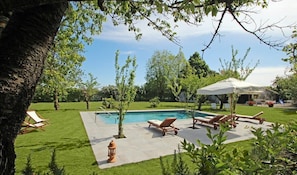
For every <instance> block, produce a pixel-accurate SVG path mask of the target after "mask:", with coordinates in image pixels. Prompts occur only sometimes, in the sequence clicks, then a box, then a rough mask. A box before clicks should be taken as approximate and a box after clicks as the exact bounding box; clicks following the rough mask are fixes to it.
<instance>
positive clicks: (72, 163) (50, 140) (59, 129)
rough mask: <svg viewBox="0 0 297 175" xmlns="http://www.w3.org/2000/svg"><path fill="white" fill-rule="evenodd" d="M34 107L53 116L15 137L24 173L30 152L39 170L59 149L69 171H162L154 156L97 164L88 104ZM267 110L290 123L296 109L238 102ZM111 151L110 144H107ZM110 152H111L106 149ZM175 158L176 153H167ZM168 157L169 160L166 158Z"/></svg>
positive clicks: (247, 110)
mask: <svg viewBox="0 0 297 175" xmlns="http://www.w3.org/2000/svg"><path fill="white" fill-rule="evenodd" d="M100 106H101V103H99V102H93V103H91V104H90V108H91V109H90V111H96V110H98V107H100ZM184 107H185V104H182V103H178V102H171V103H165V102H161V103H160V105H159V107H158V108H157V109H168V108H184ZM130 109H151V108H150V104H149V103H148V102H134V103H132V105H131V107H130ZM30 110H36V111H37V112H38V113H39V114H41V115H42V116H43V117H44V118H47V119H49V123H50V124H49V125H48V126H46V128H45V131H34V132H30V133H28V134H23V135H19V136H18V137H17V139H16V141H15V151H16V154H17V159H16V174H21V170H22V169H23V168H24V167H25V163H26V160H27V157H28V155H31V162H32V166H33V168H35V169H36V170H38V171H45V170H47V165H48V163H49V162H50V158H51V152H52V150H53V149H56V157H57V163H58V164H59V165H60V166H64V168H65V170H66V173H67V174H71V175H76V174H84V175H87V174H93V173H97V174H106V175H109V174H113V175H114V174H129V175H133V174H139V172H141V174H143V175H145V174H161V168H160V160H159V159H153V160H148V161H143V162H139V163H133V164H128V165H123V166H118V167H114V168H109V169H103V170H100V169H99V168H98V166H97V164H96V160H95V157H94V155H93V152H92V149H91V146H90V144H89V140H88V138H87V135H86V132H85V129H84V126H83V123H82V121H81V118H80V115H79V111H86V104H85V103H83V102H79V103H60V110H58V111H55V110H54V108H53V103H33V104H32V105H31V106H30ZM202 110H204V111H209V112H217V113H224V114H227V113H228V111H219V110H211V109H210V107H209V106H203V107H202ZM259 111H264V114H263V115H262V116H263V117H264V118H266V120H267V121H269V122H279V123H287V122H289V121H292V120H295V118H296V110H288V109H279V108H268V107H257V106H245V105H237V113H240V114H250V115H252V114H255V113H257V112H259ZM249 143H250V141H243V142H237V143H233V144H231V147H235V146H236V147H246V146H248V144H249ZM106 152H107V148H106ZM106 154H107V153H106ZM166 159H169V160H172V156H166ZM165 161H166V160H165Z"/></svg>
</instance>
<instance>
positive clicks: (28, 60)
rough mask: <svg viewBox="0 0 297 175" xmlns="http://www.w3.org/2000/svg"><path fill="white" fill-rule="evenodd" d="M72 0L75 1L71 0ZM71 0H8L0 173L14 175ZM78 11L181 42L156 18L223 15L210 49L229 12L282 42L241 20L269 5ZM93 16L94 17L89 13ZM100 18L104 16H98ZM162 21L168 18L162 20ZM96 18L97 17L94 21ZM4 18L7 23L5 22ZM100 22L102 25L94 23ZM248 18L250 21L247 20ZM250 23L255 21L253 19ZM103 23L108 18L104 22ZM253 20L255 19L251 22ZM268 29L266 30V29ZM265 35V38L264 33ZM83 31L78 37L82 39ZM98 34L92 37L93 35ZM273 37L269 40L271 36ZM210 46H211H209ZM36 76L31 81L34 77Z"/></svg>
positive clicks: (194, 19) (111, 4)
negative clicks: (142, 25)
mask: <svg viewBox="0 0 297 175" xmlns="http://www.w3.org/2000/svg"><path fill="white" fill-rule="evenodd" d="M69 1H71V0H69ZM78 1H79V0H78ZM81 1H83V0H81ZM67 2H68V0H27V1H26V2H24V1H20V0H2V1H1V3H0V16H1V27H0V32H1V33H0V60H1V62H2V63H5V64H1V65H0V68H1V74H0V84H1V90H0V99H1V103H0V155H1V156H2V157H1V160H0V174H13V173H14V160H15V152H14V149H13V147H14V140H15V138H16V136H17V133H18V131H19V129H20V126H21V123H22V122H23V120H24V118H25V113H26V110H27V108H28V106H29V104H30V102H31V100H32V98H33V94H34V91H35V88H36V85H37V83H38V81H39V79H40V77H41V74H42V71H43V69H44V64H45V61H46V57H47V53H48V51H49V49H50V47H51V46H52V45H53V41H54V37H55V35H56V32H57V30H58V28H59V26H60V24H61V20H62V17H63V16H64V14H65V12H66V10H67V7H68V3H67ZM78 4H81V6H80V7H78V8H76V10H77V11H79V10H81V8H83V7H85V5H86V4H90V6H89V7H90V8H88V9H89V10H91V8H93V9H95V7H96V6H95V4H98V5H99V7H100V9H101V10H104V15H111V16H112V17H113V18H112V19H113V20H114V24H119V23H120V22H124V24H126V25H127V26H128V27H129V30H132V31H135V32H136V33H137V34H138V35H137V37H139V36H140V33H139V32H140V30H139V29H138V28H137V27H136V26H135V24H136V23H135V21H136V20H143V19H147V20H148V25H150V26H152V27H153V28H154V29H156V30H159V31H160V32H161V33H162V34H163V35H164V36H165V37H167V38H169V39H171V40H173V41H176V40H174V39H176V38H175V37H174V36H175V32H174V31H173V30H172V28H171V25H170V24H169V21H167V20H168V18H164V19H160V18H158V17H156V16H155V14H156V13H159V14H163V15H165V16H166V14H170V15H172V17H173V19H174V21H185V22H187V23H189V24H190V23H193V24H199V23H200V22H202V21H203V17H204V16H207V15H211V16H218V15H219V13H218V12H222V13H221V17H220V19H219V22H218V25H217V29H216V30H215V33H214V35H213V38H212V39H211V41H210V43H209V45H210V44H211V43H212V41H213V40H214V38H215V37H216V36H217V35H218V31H219V28H220V26H221V25H220V24H221V23H222V21H223V19H224V17H225V16H226V14H227V13H229V14H231V16H232V17H233V18H234V21H235V22H236V23H237V24H239V25H240V26H241V27H242V28H243V30H245V31H247V32H249V33H251V34H252V35H253V36H255V37H256V38H258V39H259V40H260V41H262V42H263V43H265V44H267V45H269V46H272V47H277V46H279V42H278V43H273V42H270V41H267V40H265V35H262V34H263V33H261V32H263V31H264V32H265V31H266V30H265V29H269V28H271V27H274V26H276V25H270V24H267V26H261V27H260V28H259V27H258V28H256V29H255V30H254V31H251V30H249V29H247V28H246V26H245V24H248V23H244V21H240V20H239V18H238V17H239V16H240V15H246V17H250V16H248V14H247V13H246V11H245V9H244V8H243V7H252V6H255V7H257V6H259V7H262V8H266V7H267V5H268V4H267V2H266V0H254V1H251V0H242V1H230V0H220V1H213V0H205V1H190V2H189V1H178V2H176V1H160V0H155V1H143V2H139V1H106V2H104V3H103V1H101V0H100V1H98V2H97V3H96V2H95V1H86V3H83V2H78ZM85 14H86V15H87V16H89V13H85ZM97 14H98V15H99V14H100V13H99V12H98V13H97ZM160 16H161V17H162V15H160ZM89 17H90V18H91V17H93V16H91V15H90V16H89ZM3 19H4V20H3ZM96 19H99V20H98V21H97V22H95V21H93V20H96ZM245 19H246V18H245ZM249 19H250V18H249ZM101 21H102V18H101ZM251 21H253V20H251ZM81 24H82V26H84V25H88V26H90V27H94V26H101V23H100V18H96V17H95V16H94V18H92V22H85V23H81ZM261 29H264V30H261ZM259 32H260V33H259ZM81 33H84V32H81V28H80V29H79V31H78V32H77V33H76V34H81ZM91 33H92V32H91ZM266 38H267V37H266ZM209 45H207V47H208V46H209ZM28 77H30V78H28Z"/></svg>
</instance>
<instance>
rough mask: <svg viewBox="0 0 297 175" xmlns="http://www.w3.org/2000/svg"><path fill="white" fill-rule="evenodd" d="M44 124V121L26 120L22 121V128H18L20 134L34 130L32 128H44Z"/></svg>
mask: <svg viewBox="0 0 297 175" xmlns="http://www.w3.org/2000/svg"><path fill="white" fill-rule="evenodd" d="M44 126H45V124H44V123H34V124H32V123H28V122H25V121H24V122H23V124H22V128H21V130H20V134H25V133H28V132H31V131H34V130H37V129H41V130H44V129H43V127H44Z"/></svg>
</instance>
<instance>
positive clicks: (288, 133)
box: [161, 122, 297, 175]
mask: <svg viewBox="0 0 297 175" xmlns="http://www.w3.org/2000/svg"><path fill="white" fill-rule="evenodd" d="M227 131H228V128H226V126H225V127H221V129H220V131H219V133H217V134H212V133H211V130H210V129H208V133H207V136H208V138H209V139H210V140H211V141H212V143H211V144H204V143H202V142H201V141H200V140H197V145H198V146H196V145H195V144H193V143H189V142H187V141H183V142H182V148H183V149H184V150H185V151H186V155H181V154H178V156H177V157H181V156H189V157H190V159H191V161H190V162H185V161H184V160H183V159H179V161H174V162H173V165H172V167H178V165H183V167H184V168H183V169H184V170H186V171H184V172H186V173H185V174H187V175H190V174H230V175H231V174H234V175H235V174H236V175H244V174H296V173H297V172H296V168H297V162H296V158H297V156H296V155H297V149H296V148H297V147H296V146H297V145H296V143H297V142H296V141H297V139H296V136H295V135H296V132H297V123H296V122H292V123H290V124H288V125H285V126H283V125H279V124H274V125H273V126H272V128H271V129H268V130H263V129H262V128H258V129H252V133H253V134H254V136H255V139H254V140H253V141H252V144H251V148H250V149H247V148H232V149H229V150H227V149H226V148H227V145H225V144H224V142H225V141H226V135H225V134H226V132H227ZM191 165H193V166H194V168H193V169H190V171H188V167H192V166H191ZM161 166H165V165H164V163H163V162H161ZM163 169H165V170H167V171H163V172H165V173H164V174H166V175H170V174H178V173H177V172H183V171H181V170H180V169H173V168H171V169H170V168H168V167H167V168H166V166H165V168H163Z"/></svg>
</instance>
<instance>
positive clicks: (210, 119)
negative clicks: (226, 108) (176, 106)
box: [193, 115, 224, 129]
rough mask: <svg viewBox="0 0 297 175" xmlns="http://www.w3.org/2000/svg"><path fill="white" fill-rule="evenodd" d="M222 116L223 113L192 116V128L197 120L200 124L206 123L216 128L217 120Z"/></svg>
mask: <svg viewBox="0 0 297 175" xmlns="http://www.w3.org/2000/svg"><path fill="white" fill-rule="evenodd" d="M222 117H224V115H215V116H213V117H212V116H211V117H193V128H194V126H195V124H196V123H197V122H200V124H208V125H213V127H214V129H217V127H218V125H219V124H218V121H219V120H220V119H221V118H222Z"/></svg>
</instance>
